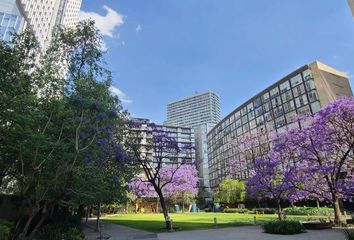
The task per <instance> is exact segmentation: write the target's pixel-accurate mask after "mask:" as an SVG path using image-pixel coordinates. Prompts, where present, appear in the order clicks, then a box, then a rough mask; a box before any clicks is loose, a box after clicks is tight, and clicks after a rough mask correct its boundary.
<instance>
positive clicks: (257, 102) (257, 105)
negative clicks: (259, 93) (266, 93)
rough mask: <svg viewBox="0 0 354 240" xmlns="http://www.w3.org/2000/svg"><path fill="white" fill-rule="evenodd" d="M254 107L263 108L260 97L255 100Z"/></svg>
mask: <svg viewBox="0 0 354 240" xmlns="http://www.w3.org/2000/svg"><path fill="white" fill-rule="evenodd" d="M253 105H254V107H255V108H258V107H259V106H261V105H262V101H261V98H260V97H259V98H257V99H256V100H254V102H253Z"/></svg>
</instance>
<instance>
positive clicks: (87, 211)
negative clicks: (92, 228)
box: [85, 206, 90, 225]
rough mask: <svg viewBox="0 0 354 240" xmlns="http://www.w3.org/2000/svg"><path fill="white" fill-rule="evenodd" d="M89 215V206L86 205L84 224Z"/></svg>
mask: <svg viewBox="0 0 354 240" xmlns="http://www.w3.org/2000/svg"><path fill="white" fill-rule="evenodd" d="M89 215H90V207H89V206H87V207H86V217H85V224H86V225H87V222H88V218H89Z"/></svg>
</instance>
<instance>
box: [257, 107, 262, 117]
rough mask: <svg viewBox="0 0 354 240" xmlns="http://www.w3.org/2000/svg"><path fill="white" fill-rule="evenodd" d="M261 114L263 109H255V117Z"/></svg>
mask: <svg viewBox="0 0 354 240" xmlns="http://www.w3.org/2000/svg"><path fill="white" fill-rule="evenodd" d="M262 114H263V108H262V107H259V108H256V116H257V117H258V116H261V115H262Z"/></svg>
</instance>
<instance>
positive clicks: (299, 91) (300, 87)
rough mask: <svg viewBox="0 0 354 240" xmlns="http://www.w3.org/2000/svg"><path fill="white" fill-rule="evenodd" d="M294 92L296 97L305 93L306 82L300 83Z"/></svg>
mask: <svg viewBox="0 0 354 240" xmlns="http://www.w3.org/2000/svg"><path fill="white" fill-rule="evenodd" d="M293 93H294V97H297V96H299V95H301V94H304V93H305V87H304V84H299V85H297V86H296V87H294V88H293Z"/></svg>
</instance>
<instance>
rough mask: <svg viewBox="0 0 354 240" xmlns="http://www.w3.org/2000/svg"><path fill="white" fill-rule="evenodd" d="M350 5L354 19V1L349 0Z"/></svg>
mask: <svg viewBox="0 0 354 240" xmlns="http://www.w3.org/2000/svg"><path fill="white" fill-rule="evenodd" d="M348 4H349V7H350V10H352V14H353V17H354V0H348Z"/></svg>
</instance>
